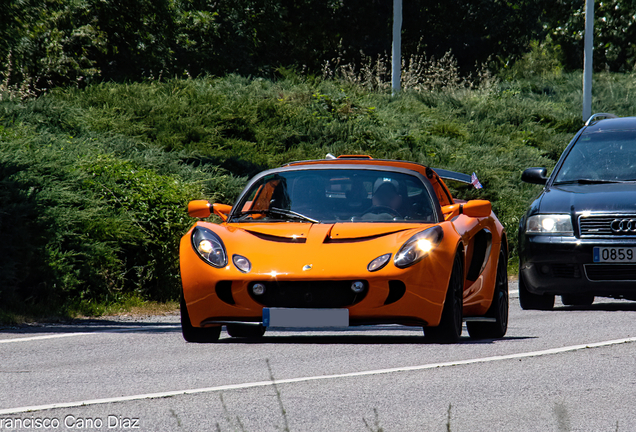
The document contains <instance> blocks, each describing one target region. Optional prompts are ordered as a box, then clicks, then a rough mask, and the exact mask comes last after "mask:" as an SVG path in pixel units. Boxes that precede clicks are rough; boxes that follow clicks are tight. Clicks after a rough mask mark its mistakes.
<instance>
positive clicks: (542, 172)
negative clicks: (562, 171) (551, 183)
mask: <svg viewBox="0 0 636 432" xmlns="http://www.w3.org/2000/svg"><path fill="white" fill-rule="evenodd" d="M547 174H548V170H547V169H546V168H528V169H527V170H525V171H524V172H523V173H522V174H521V181H524V182H526V183H532V184H539V185H544V184H546V183H547V181H548V177H547Z"/></svg>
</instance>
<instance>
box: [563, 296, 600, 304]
mask: <svg viewBox="0 0 636 432" xmlns="http://www.w3.org/2000/svg"><path fill="white" fill-rule="evenodd" d="M561 303H563V304H564V305H566V306H591V305H592V303H594V296H593V295H592V294H562V295H561Z"/></svg>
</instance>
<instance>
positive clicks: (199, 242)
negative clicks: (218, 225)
mask: <svg viewBox="0 0 636 432" xmlns="http://www.w3.org/2000/svg"><path fill="white" fill-rule="evenodd" d="M192 246H193V247H194V250H195V251H196V252H197V254H199V256H200V257H201V258H203V260H204V261H205V262H207V263H208V264H210V265H211V266H212V267H217V268H221V267H225V266H226V265H227V253H226V252H225V245H224V244H223V241H222V240H221V238H220V237H219V236H218V235H216V234H215V233H213V232H212V231H210V230H209V229H207V228H203V227H195V228H194V230H193V231H192Z"/></svg>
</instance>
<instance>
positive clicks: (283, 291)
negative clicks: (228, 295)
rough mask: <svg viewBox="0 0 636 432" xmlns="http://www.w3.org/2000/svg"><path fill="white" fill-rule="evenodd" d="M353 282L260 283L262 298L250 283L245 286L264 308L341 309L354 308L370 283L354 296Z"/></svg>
mask: <svg viewBox="0 0 636 432" xmlns="http://www.w3.org/2000/svg"><path fill="white" fill-rule="evenodd" d="M353 282H354V281H352V280H351V281H285V282H259V283H262V284H264V285H265V293H264V294H263V295H259V296H257V295H254V293H252V286H253V285H254V283H256V282H254V283H251V284H250V285H249V287H248V290H249V294H250V296H251V297H252V299H253V300H254V301H256V302H257V303H259V304H262V305H263V306H267V307H286V308H342V307H347V306H353V305H354V304H356V303H359V302H360V301H362V299H363V298H364V297H365V296H366V294H367V291H368V289H369V284H368V283H367V282H366V281H362V282H364V284H365V286H366V289H365V290H364V291H363V292H362V293H360V294H356V293H354V292H353V291H351V284H352V283H353Z"/></svg>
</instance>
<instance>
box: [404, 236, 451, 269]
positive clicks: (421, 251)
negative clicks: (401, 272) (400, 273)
mask: <svg viewBox="0 0 636 432" xmlns="http://www.w3.org/2000/svg"><path fill="white" fill-rule="evenodd" d="M442 238H444V230H442V228H440V227H439V226H434V227H432V228H429V229H427V230H425V231H422V232H419V233H417V234H415V235H414V236H413V237H411V238H410V239H408V241H407V242H406V243H404V245H403V246H402V247H401V248H400V250H399V251H398V253H397V254H395V259H394V260H393V263H394V264H395V266H396V267H398V268H406V267H409V266H412V265H413V264H415V263H416V262H418V261H420V260H421V259H422V258H424V257H425V256H426V255H428V254H429V252H431V251H432V250H433V249H435V248H436V247H437V245H439V244H440V242H441V241H442Z"/></svg>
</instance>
